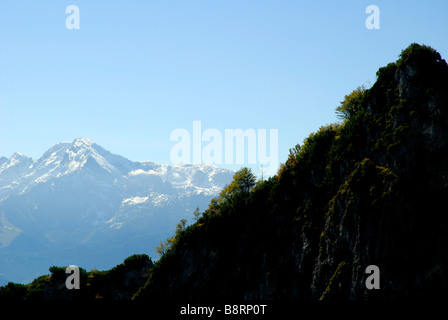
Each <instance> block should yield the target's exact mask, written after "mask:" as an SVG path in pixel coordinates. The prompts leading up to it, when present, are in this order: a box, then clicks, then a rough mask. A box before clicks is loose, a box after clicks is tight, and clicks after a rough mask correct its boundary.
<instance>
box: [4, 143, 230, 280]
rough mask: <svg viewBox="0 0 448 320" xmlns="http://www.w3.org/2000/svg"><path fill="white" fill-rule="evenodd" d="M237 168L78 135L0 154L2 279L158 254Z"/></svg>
mask: <svg viewBox="0 0 448 320" xmlns="http://www.w3.org/2000/svg"><path fill="white" fill-rule="evenodd" d="M232 176H233V172H232V171H230V170H226V169H221V168H218V167H214V166H210V165H166V164H157V163H154V162H151V161H145V162H133V161H130V160H128V159H126V158H124V157H122V156H119V155H116V154H113V153H110V152H109V151H107V150H105V149H104V148H102V147H101V146H99V145H97V144H95V143H94V142H93V141H91V140H89V139H85V138H76V139H75V140H74V141H73V142H62V143H58V144H56V145H55V146H53V147H51V148H50V149H48V150H47V151H46V152H45V153H44V154H43V155H42V156H41V157H40V158H39V159H37V160H36V161H34V160H33V159H31V158H29V157H26V156H25V155H23V154H21V153H18V152H16V153H14V154H12V156H11V157H10V158H6V157H1V158H0V284H4V283H6V282H8V281H16V282H22V283H26V282H29V281H31V280H32V279H33V278H34V277H35V276H36V275H39V274H42V273H45V272H46V271H48V267H49V266H50V265H60V264H66V265H68V264H74V265H78V264H79V265H83V266H88V267H90V268H98V269H104V268H110V267H111V266H114V265H116V264H117V263H118V262H120V261H122V260H123V258H125V257H127V256H129V255H130V254H132V253H135V251H139V252H145V253H148V254H150V255H153V253H154V247H155V246H156V245H158V244H159V243H160V241H161V240H164V239H165V238H166V237H167V236H168V235H170V234H171V233H172V232H173V231H174V229H175V226H176V224H177V223H178V222H179V220H180V219H190V218H192V217H193V215H192V212H193V211H194V210H195V208H197V207H199V208H202V209H203V208H205V207H206V206H207V205H208V203H209V202H210V200H211V199H212V198H213V197H215V196H216V195H217V194H218V193H219V192H220V190H221V189H222V188H223V187H224V186H225V185H226V184H227V183H229V182H230V181H231V179H232Z"/></svg>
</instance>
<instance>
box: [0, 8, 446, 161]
mask: <svg viewBox="0 0 448 320" xmlns="http://www.w3.org/2000/svg"><path fill="white" fill-rule="evenodd" d="M72 4H73V5H77V6H78V7H79V10H80V29H79V30H68V29H67V28H66V26H65V20H66V18H67V17H68V16H69V15H68V14H67V13H65V9H66V7H67V6H69V5H72ZM371 4H373V5H376V6H378V7H379V9H380V29H379V30H368V29H367V28H366V26H365V20H366V19H367V17H368V14H366V13H365V10H366V7H367V6H368V5H371ZM447 15H448V1H444V0H440V1H439V0H432V1H422V0H421V1H412V0H394V1H385V0H370V1H363V0H341V1H334V0H326V1H298V0H295V1H293V0H277V1H267V0H256V1H255V0H238V1H234V0H214V1H211V0H201V1H199V0H188V1H187V0H182V1H180V0H178V1H174V0H166V1H161V0H159V1H149V0H142V1H137V0H130V1H113V0H111V1H100V0H88V1H83V0H71V1H62V0H54V1H49V0H47V1H24V0H17V1H6V0H0V155H1V156H7V157H9V156H10V155H11V154H12V153H13V152H15V151H19V152H22V153H24V154H26V155H28V156H31V157H33V158H34V159H36V158H38V157H40V156H41V155H42V154H43V152H44V151H46V150H47V149H48V148H49V147H51V146H52V145H54V144H56V143H58V142H61V141H72V140H73V139H74V138H76V137H85V138H90V139H92V140H93V141H95V142H96V143H98V144H100V145H102V146H103V147H104V148H106V149H108V150H109V151H111V152H113V153H117V154H120V155H123V156H125V157H127V158H129V159H130V160H134V161H143V160H152V161H156V162H160V163H170V150H171V148H172V147H173V145H174V144H175V143H174V142H172V141H170V133H171V132H172V131H173V130H175V129H177V128H184V129H186V130H189V131H190V132H192V126H193V121H195V120H199V121H201V124H202V129H203V130H205V129H208V128H214V129H218V130H220V131H221V132H223V133H224V130H225V129H237V128H241V129H248V128H253V129H267V130H269V129H278V135H279V139H278V151H279V154H278V156H279V161H280V162H284V161H285V160H286V158H287V155H288V152H289V149H290V148H292V147H293V146H294V145H296V144H297V143H302V141H303V139H304V138H306V137H307V136H308V135H309V134H310V133H311V132H314V131H316V130H317V129H318V128H319V127H320V126H322V125H325V124H328V123H332V122H336V121H337V118H336V116H335V112H334V110H335V108H336V106H337V105H338V104H339V102H340V101H341V100H342V99H343V98H344V95H346V94H348V93H350V92H351V91H352V90H353V89H355V88H356V87H357V86H359V85H366V86H367V87H369V86H370V85H372V84H373V83H374V81H375V73H376V71H377V70H378V68H379V67H382V66H385V65H386V64H387V63H389V62H392V61H395V60H396V59H397V57H398V54H399V53H400V52H401V50H403V49H404V48H406V47H407V46H408V45H409V44H410V43H412V42H418V43H421V44H427V45H430V46H432V47H433V48H435V49H436V50H438V51H439V52H440V53H441V54H442V56H443V57H444V58H445V59H447V57H448V41H447V31H448V20H447V18H446V17H447Z"/></svg>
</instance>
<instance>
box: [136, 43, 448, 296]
mask: <svg viewBox="0 0 448 320" xmlns="http://www.w3.org/2000/svg"><path fill="white" fill-rule="evenodd" d="M338 110H339V112H340V114H341V115H342V118H343V120H342V121H341V123H338V124H333V125H328V126H325V127H322V128H320V130H319V131H317V132H316V133H313V134H311V135H310V136H309V137H308V138H307V139H306V140H305V141H304V143H303V145H297V146H296V147H295V148H293V149H292V150H291V152H290V156H289V158H288V160H287V161H286V162H285V164H283V165H282V167H281V168H280V170H279V171H278V173H277V175H275V176H274V177H272V178H270V179H268V180H265V181H262V182H259V183H257V184H256V185H255V186H254V187H253V188H252V189H251V191H250V192H248V193H245V194H242V193H238V194H235V195H234V196H233V197H231V198H226V199H219V200H218V201H214V202H212V203H211V204H210V207H209V208H208V209H207V210H205V211H204V212H203V214H202V216H201V217H200V218H199V219H198V221H197V222H196V223H195V224H194V225H192V226H190V227H189V228H187V229H186V230H184V231H183V232H180V233H179V234H178V235H177V236H176V237H175V239H174V240H175V241H173V243H174V245H173V246H172V247H171V249H170V250H168V251H167V252H166V253H165V254H164V256H163V257H162V258H161V259H160V260H159V261H158V262H157V263H156V264H155V266H154V267H153V268H152V269H151V270H150V275H149V279H148V281H147V283H146V285H145V286H144V287H143V288H142V289H140V291H139V292H138V294H137V295H136V296H135V298H137V299H142V300H144V299H192V300H200V299H223V298H234V299H260V300H265V299H288V300H289V299H395V298H417V297H427V298H434V297H436V298H437V297H441V296H443V295H446V293H445V290H446V289H447V288H448V277H447V270H448V253H447V252H448V251H447V250H446V248H447V245H448V215H447V213H446V212H445V211H446V209H445V207H446V206H445V201H446V199H448V179H447V178H448V176H447V174H448V66H447V64H446V62H445V60H443V59H442V58H441V56H440V54H439V53H438V52H437V51H435V50H434V49H432V48H430V47H427V46H421V45H418V44H412V45H411V46H409V47H408V48H407V49H405V50H403V51H402V53H401V54H400V56H399V59H398V60H397V61H396V62H395V63H390V64H389V65H387V66H386V67H383V68H380V69H379V70H378V73H377V81H376V83H375V84H374V85H373V86H372V87H371V88H369V89H365V88H359V89H358V90H355V91H354V92H353V93H352V94H351V95H347V96H346V99H345V101H344V102H342V104H341V107H340V108H338ZM369 265H376V266H378V268H379V270H380V289H373V290H370V289H368V288H367V287H366V285H365V281H366V277H367V276H368V274H366V268H367V266H369Z"/></svg>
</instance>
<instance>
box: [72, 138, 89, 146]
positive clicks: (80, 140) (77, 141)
mask: <svg viewBox="0 0 448 320" xmlns="http://www.w3.org/2000/svg"><path fill="white" fill-rule="evenodd" d="M73 145H74V146H75V147H90V146H92V145H93V141H92V140H90V139H87V138H76V139H75V140H73Z"/></svg>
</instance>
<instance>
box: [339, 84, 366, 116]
mask: <svg viewBox="0 0 448 320" xmlns="http://www.w3.org/2000/svg"><path fill="white" fill-rule="evenodd" d="M365 93H366V88H365V87H364V86H363V85H362V86H359V87H357V88H356V89H355V90H353V91H352V93H350V94H348V95H346V96H345V97H344V100H343V101H342V102H341V105H340V106H339V107H337V108H336V114H337V116H338V118H339V119H348V118H350V117H352V116H353V115H354V114H355V113H356V112H358V111H359V109H360V108H361V105H362V103H363V99H364V96H365Z"/></svg>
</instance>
